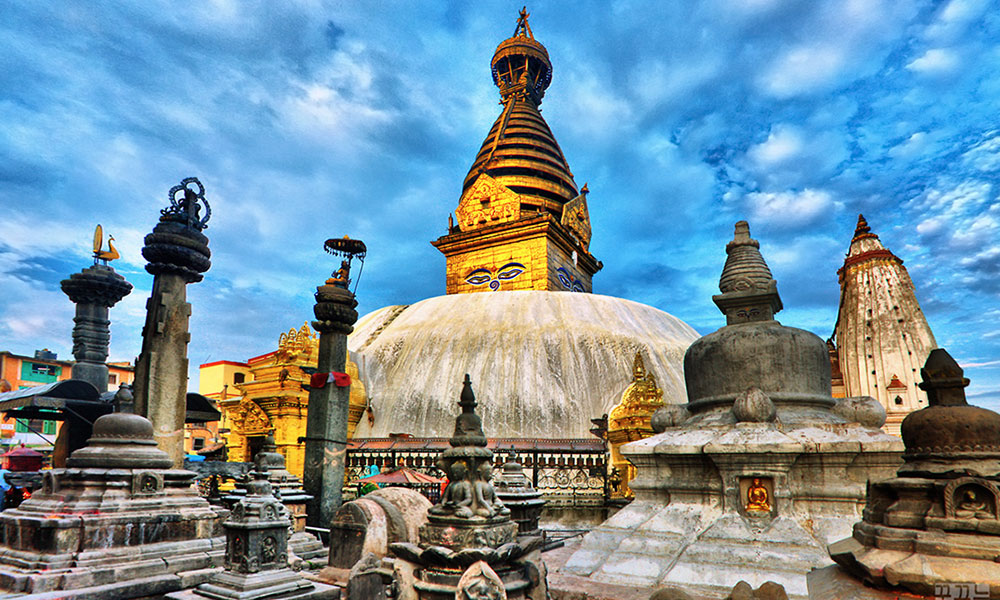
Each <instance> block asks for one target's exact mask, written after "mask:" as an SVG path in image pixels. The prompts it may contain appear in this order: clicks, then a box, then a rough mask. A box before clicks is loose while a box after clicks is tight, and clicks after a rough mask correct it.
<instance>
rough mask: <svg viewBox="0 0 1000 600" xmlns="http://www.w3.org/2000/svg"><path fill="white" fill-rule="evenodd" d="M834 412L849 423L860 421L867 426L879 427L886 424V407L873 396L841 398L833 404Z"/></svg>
mask: <svg viewBox="0 0 1000 600" xmlns="http://www.w3.org/2000/svg"><path fill="white" fill-rule="evenodd" d="M833 413H834V414H836V415H839V416H841V417H843V418H844V420H845V421H847V422H848V423H860V424H862V425H864V426H865V427H872V428H878V427H881V426H883V425H885V408H884V407H883V406H882V405H881V404H879V402H878V400H876V399H875V398H872V397H871V396H853V397H850V398H841V399H840V400H837V404H835V405H834V406H833Z"/></svg>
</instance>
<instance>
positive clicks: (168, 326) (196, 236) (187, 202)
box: [133, 177, 212, 468]
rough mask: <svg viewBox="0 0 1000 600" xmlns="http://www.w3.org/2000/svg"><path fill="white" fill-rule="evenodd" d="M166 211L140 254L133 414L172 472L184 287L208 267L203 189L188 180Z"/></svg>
mask: <svg viewBox="0 0 1000 600" xmlns="http://www.w3.org/2000/svg"><path fill="white" fill-rule="evenodd" d="M167 197H168V199H169V200H170V206H168V207H167V208H165V209H163V210H161V211H160V222H159V223H157V224H156V227H154V228H153V232H152V233H150V234H149V235H147V236H146V239H145V246H144V247H143V249H142V255H143V256H144V257H145V258H146V260H147V261H149V262H148V263H147V264H146V270H147V271H149V272H150V273H151V274H152V275H153V291H152V294H151V295H150V297H149V300H148V301H147V302H146V324H145V325H144V326H143V329H142V352H141V353H140V354H139V359H138V360H137V361H136V365H135V381H134V383H133V387H134V394H135V411H136V413H138V414H140V415H143V416H144V417H146V418H148V419H149V420H150V421H152V423H153V432H154V435H155V436H156V442H157V444H158V445H159V446H160V449H162V450H163V451H164V452H166V453H167V454H168V455H170V459H171V461H172V463H173V466H174V467H175V468H180V467H181V466H182V465H183V464H184V417H185V411H186V400H187V373H188V359H187V345H188V342H189V341H190V339H191V334H190V333H189V332H188V319H189V318H190V317H191V304H190V303H188V302H187V289H186V288H187V284H189V283H196V282H198V281H201V280H202V274H203V273H204V272H205V271H208V269H209V267H211V265H212V262H211V260H210V257H211V252H209V249H208V238H207V237H205V234H203V233H202V230H204V229H205V227H206V226H207V225H208V219H209V216H210V215H211V208H210V207H209V204H208V200H206V199H205V187H204V186H203V185H202V184H201V182H200V181H198V179H197V178H195V177H188V178H186V179H184V180H182V181H181V182H180V184H179V185H175V186H174V187H172V188H171V189H170V192H169V193H168V194H167Z"/></svg>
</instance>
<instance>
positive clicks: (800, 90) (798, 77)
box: [760, 44, 846, 98]
mask: <svg viewBox="0 0 1000 600" xmlns="http://www.w3.org/2000/svg"><path fill="white" fill-rule="evenodd" d="M845 62H846V61H845V57H844V52H843V49H842V48H840V47H838V46H833V45H828V44H820V45H815V46H799V47H796V48H792V49H790V50H788V51H787V52H785V53H784V54H783V55H782V56H781V57H780V58H778V60H776V61H775V62H774V64H772V65H771V68H770V69H768V70H767V71H765V72H764V73H763V74H762V75H761V78H760V85H761V87H762V88H763V89H764V90H766V91H767V92H769V93H770V94H772V95H774V96H777V97H779V98H787V97H790V96H797V95H799V94H807V93H810V92H814V91H817V90H822V89H826V88H827V87H828V86H830V85H831V84H832V83H833V82H834V81H835V80H836V79H837V78H838V77H839V75H840V73H841V69H842V68H843V67H844V64H845Z"/></svg>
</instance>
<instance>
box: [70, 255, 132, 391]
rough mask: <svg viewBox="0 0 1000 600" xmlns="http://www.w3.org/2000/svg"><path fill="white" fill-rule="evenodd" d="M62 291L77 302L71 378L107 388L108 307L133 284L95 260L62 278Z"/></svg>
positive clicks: (128, 290)
mask: <svg viewBox="0 0 1000 600" xmlns="http://www.w3.org/2000/svg"><path fill="white" fill-rule="evenodd" d="M61 285H62V291H63V293H65V294H66V295H67V296H69V299H70V300H72V301H73V303H74V304H76V317H75V318H74V319H73V323H74V325H73V358H75V359H76V364H75V365H73V379H82V380H83V381H87V382H89V383H91V384H93V385H94V387H96V388H97V391H98V392H100V393H102V394H103V393H104V392H106V391H108V365H107V364H106V361H107V360H108V344H109V343H110V341H111V331H110V329H109V326H110V325H111V321H109V320H108V309H110V308H111V307H112V306H114V305H115V304H117V303H118V301H119V300H121V299H122V298H124V297H125V296H128V295H129V293H131V292H132V284H130V283H129V282H127V281H125V278H124V277H122V276H121V275H119V274H118V273H115V270H114V269H112V268H111V267H109V266H108V265H106V264H105V265H100V264H94V265H93V266H92V267H88V268H86V269H84V270H83V271H81V272H79V273H73V274H72V275H70V277H69V279H63V280H62V283H61Z"/></svg>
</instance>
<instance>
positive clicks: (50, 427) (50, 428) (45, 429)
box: [42, 421, 56, 434]
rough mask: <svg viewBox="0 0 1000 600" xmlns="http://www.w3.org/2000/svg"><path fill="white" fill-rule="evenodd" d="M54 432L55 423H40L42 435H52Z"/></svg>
mask: <svg viewBox="0 0 1000 600" xmlns="http://www.w3.org/2000/svg"><path fill="white" fill-rule="evenodd" d="M55 432H56V422H55V421H42V433H45V434H54V433H55Z"/></svg>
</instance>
